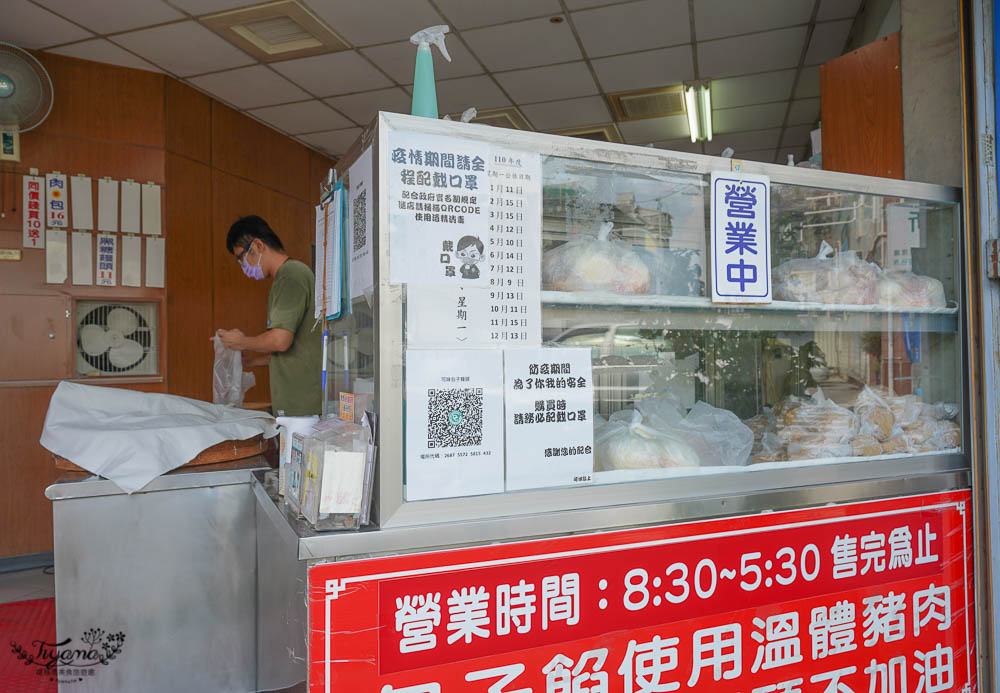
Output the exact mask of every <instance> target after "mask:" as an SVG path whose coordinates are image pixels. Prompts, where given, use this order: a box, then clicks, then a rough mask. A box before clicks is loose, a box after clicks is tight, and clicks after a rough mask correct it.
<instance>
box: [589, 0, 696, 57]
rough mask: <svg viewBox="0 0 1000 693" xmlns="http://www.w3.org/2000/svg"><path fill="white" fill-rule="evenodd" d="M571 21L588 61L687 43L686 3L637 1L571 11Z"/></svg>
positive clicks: (684, 1) (670, 0)
mask: <svg viewBox="0 0 1000 693" xmlns="http://www.w3.org/2000/svg"><path fill="white" fill-rule="evenodd" d="M572 18H573V26H574V27H576V33H577V34H578V35H579V36H580V40H581V41H582V42H583V50H584V51H586V53H587V56H588V57H591V58H595V57H599V56H603V55H614V54H616V53H628V52H634V51H640V50H644V49H647V48H661V47H663V46H676V45H678V44H681V43H688V42H690V41H691V22H690V20H689V19H688V4H687V0H640V1H639V2H630V3H628V4H625V5H612V6H610V7H600V8H597V9H593V10H585V11H583V12H574V13H573V15H572Z"/></svg>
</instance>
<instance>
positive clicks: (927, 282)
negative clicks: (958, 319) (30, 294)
mask: <svg viewBox="0 0 1000 693" xmlns="http://www.w3.org/2000/svg"><path fill="white" fill-rule="evenodd" d="M878 303H879V304H881V305H883V306H896V307H900V306H903V307H909V308H944V307H946V306H947V305H948V302H947V301H946V300H945V297H944V285H942V284H941V282H940V281H938V280H937V279H935V278H934V277H924V276H922V275H919V274H914V273H913V272H899V271H895V272H882V273H880V274H879V277H878Z"/></svg>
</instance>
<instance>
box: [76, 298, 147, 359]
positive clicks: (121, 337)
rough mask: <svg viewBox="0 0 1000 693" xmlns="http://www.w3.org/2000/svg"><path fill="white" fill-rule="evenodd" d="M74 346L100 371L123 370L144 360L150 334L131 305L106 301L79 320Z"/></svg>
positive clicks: (141, 318) (145, 324) (140, 316)
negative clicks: (106, 302)
mask: <svg viewBox="0 0 1000 693" xmlns="http://www.w3.org/2000/svg"><path fill="white" fill-rule="evenodd" d="M76 346H77V349H78V351H79V354H80V356H81V357H82V358H83V360H84V361H86V362H87V363H88V364H90V365H91V366H92V367H93V368H94V369H95V370H97V371H100V372H101V373H127V372H129V371H131V370H133V369H135V368H136V367H137V366H139V364H141V363H142V362H143V360H145V359H146V357H147V356H148V355H149V353H150V347H151V346H152V334H151V331H150V328H149V324H148V323H147V322H146V320H145V318H143V316H142V315H141V314H140V313H139V312H138V311H136V310H134V309H133V308H130V307H129V306H125V305H122V304H120V303H108V304H104V305H100V306H97V307H96V308H93V309H91V310H90V311H89V312H88V313H87V314H86V315H85V316H84V317H83V319H82V320H81V321H80V325H79V328H78V330H77V337H76Z"/></svg>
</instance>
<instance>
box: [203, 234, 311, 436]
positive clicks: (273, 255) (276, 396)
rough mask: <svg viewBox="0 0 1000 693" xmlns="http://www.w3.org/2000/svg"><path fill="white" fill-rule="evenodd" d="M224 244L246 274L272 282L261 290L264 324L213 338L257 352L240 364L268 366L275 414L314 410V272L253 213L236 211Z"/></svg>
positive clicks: (221, 332) (305, 414) (227, 344)
mask: <svg viewBox="0 0 1000 693" xmlns="http://www.w3.org/2000/svg"><path fill="white" fill-rule="evenodd" d="M226 249H227V250H229V252H230V253H232V254H233V255H234V256H235V257H236V261H237V262H239V263H240V267H241V268H242V269H243V273H244V274H245V275H246V276H248V277H250V278H251V279H264V278H265V277H271V278H272V279H273V282H272V284H271V291H270V292H269V293H268V295H267V330H266V331H265V332H262V333H261V334H259V335H257V336H255V337H249V336H247V335H245V334H243V332H241V331H240V330H219V331H218V335H219V338H220V339H221V340H222V343H223V344H225V345H226V346H227V347H229V348H230V349H235V350H237V351H253V352H257V353H259V354H262V356H259V357H255V358H249V359H244V361H243V365H244V366H247V367H250V368H252V367H254V366H263V365H267V366H268V367H269V370H270V375H271V411H272V413H273V414H274V415H275V416H308V415H310V414H319V413H320V410H321V408H322V404H321V401H320V398H321V396H322V393H321V387H320V378H321V371H322V358H323V356H322V353H323V344H322V334H323V332H322V327H321V326H320V325H319V324H318V323H317V322H316V320H314V319H313V305H314V296H315V283H316V277H315V275H314V274H313V272H312V270H311V269H309V267H308V266H306V265H304V264H303V263H301V262H299V261H298V260H293V259H291V258H289V257H288V255H287V254H286V253H285V247H284V246H283V245H282V244H281V239H280V238H278V235H277V234H276V233H274V231H272V230H271V227H270V226H268V225H267V222H266V221H264V220H263V219H261V218H260V217H258V216H255V215H253V216H248V217H241V218H240V219H238V220H237V221H236V223H234V224H233V225H232V226H231V227H230V228H229V234H228V235H227V236H226Z"/></svg>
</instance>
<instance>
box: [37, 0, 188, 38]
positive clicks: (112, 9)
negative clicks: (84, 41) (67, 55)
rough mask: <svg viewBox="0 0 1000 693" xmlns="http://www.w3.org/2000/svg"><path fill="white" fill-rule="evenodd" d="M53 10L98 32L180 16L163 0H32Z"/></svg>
mask: <svg viewBox="0 0 1000 693" xmlns="http://www.w3.org/2000/svg"><path fill="white" fill-rule="evenodd" d="M35 1H36V2H38V4H40V5H44V6H45V7H47V8H48V9H50V10H52V11H53V12H57V13H58V14H59V15H61V16H63V17H65V18H66V19H69V20H71V21H74V22H76V23H77V24H80V25H82V26H85V27H87V28H88V29H90V30H91V31H93V32H95V33H98V34H111V33H114V32H116V31H128V30H129V29H138V28H139V27H143V26H151V25H153V24H162V23H163V22H172V21H175V20H178V19H184V15H183V14H182V13H180V12H178V11H177V10H175V9H174V8H172V7H170V6H169V5H167V4H166V3H163V2H159V1H156V2H137V1H136V0H101V1H100V2H80V0H35Z"/></svg>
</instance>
